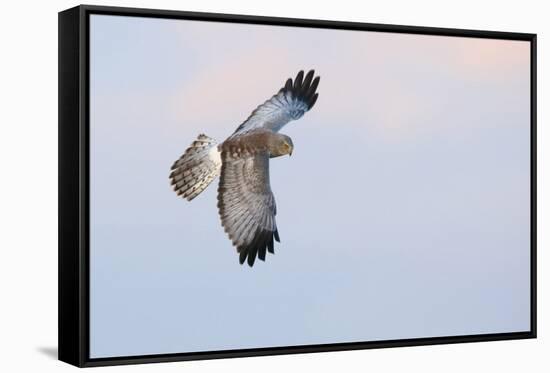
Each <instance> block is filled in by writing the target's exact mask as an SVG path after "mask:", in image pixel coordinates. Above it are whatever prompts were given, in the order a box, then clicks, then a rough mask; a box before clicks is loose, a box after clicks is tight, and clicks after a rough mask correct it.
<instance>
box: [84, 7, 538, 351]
mask: <svg viewBox="0 0 550 373" xmlns="http://www.w3.org/2000/svg"><path fill="white" fill-rule="evenodd" d="M90 32H91V36H90V48H91V49H90V52H91V53H90V58H91V63H90V69H91V70H90V93H91V95H90V96H91V98H90V104H91V105H90V108H91V116H90V119H91V123H90V135H91V149H90V150H91V189H90V200H91V239H90V241H91V253H90V254H91V255H90V256H91V258H90V260H91V264H90V268H91V273H90V280H91V294H90V296H91V299H90V300H91V303H90V322H91V324H90V326H91V330H90V347H91V350H90V351H91V357H107V356H121V355H141V354H158V353H175V352H194V351H206V350H222V349H241V348H253V347H273V346H287V345H303V344H318V343H336V342H353V341H370V340H387V339H399V338H416V337H431V336H449V335H465V334H478V333H500V332H515V331H525V330H528V329H529V44H528V43H527V42H518V41H502V40H500V41H499V40H488V39H471V38H451V37H440V36H421V35H406V34H389V33H374V32H358V31H335V30H317V29H307V28H288V27H273V26H258V25H239V24H227V23H205V22H191V21H182V20H166V19H154V18H130V17H118V16H98V15H94V16H92V18H91V28H90ZM310 68H314V69H316V71H317V72H318V74H320V75H321V77H322V78H321V84H320V86H319V89H318V91H319V100H318V102H317V104H316V106H315V107H314V109H313V110H312V111H311V112H309V113H307V114H306V115H305V116H304V117H303V118H302V119H301V120H299V121H297V122H292V123H290V124H289V125H287V126H286V127H284V128H283V130H282V132H283V133H285V134H287V135H289V136H291V137H292V139H293V142H294V145H295V151H294V153H293V155H292V157H290V158H288V157H285V158H281V159H274V160H272V161H271V184H272V189H273V191H274V193H275V198H276V200H277V205H278V215H277V221H278V226H279V231H280V234H281V243H280V244H278V245H277V246H276V248H275V252H276V254H275V255H269V256H268V257H267V260H266V262H265V263H263V262H258V263H257V264H256V265H255V266H254V268H252V269H251V268H249V267H247V266H241V265H239V264H238V255H237V254H236V252H235V249H234V248H233V247H232V246H231V243H230V241H229V240H228V239H227V237H226V235H225V233H224V232H223V229H222V228H221V225H220V222H219V219H218V213H217V209H216V188H217V187H216V185H215V184H214V185H212V186H210V187H209V188H208V190H207V191H205V192H204V193H203V194H202V195H200V196H199V197H198V198H196V199H195V200H194V201H192V202H191V203H189V202H187V201H185V200H183V199H180V198H177V196H176V195H175V193H174V192H173V191H172V190H171V188H170V186H169V182H168V174H169V169H170V166H171V164H172V162H173V161H174V160H175V159H177V158H178V157H179V156H180V155H181V154H182V153H183V151H184V150H185V149H186V147H187V146H188V145H189V143H191V142H192V141H193V139H194V138H195V137H196V136H197V135H198V134H199V133H202V132H204V133H206V134H207V135H209V136H212V137H215V138H217V139H218V140H220V141H222V140H223V139H225V137H227V136H228V135H230V134H231V133H232V132H233V131H234V130H235V128H236V127H237V126H238V125H239V124H240V123H241V122H242V121H243V120H244V119H245V118H246V117H247V116H248V114H249V113H250V111H251V110H252V109H254V108H255V107H256V106H257V105H258V104H260V103H262V102H263V101H264V100H266V99H267V98H269V97H270V96H271V95H272V94H274V93H275V92H276V91H277V90H278V89H279V88H280V87H281V86H282V85H283V83H284V81H285V80H286V78H288V77H290V76H294V75H295V74H296V73H297V72H298V71H299V70H300V69H310Z"/></svg>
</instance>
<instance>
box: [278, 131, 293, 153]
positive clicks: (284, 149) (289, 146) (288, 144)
mask: <svg viewBox="0 0 550 373" xmlns="http://www.w3.org/2000/svg"><path fill="white" fill-rule="evenodd" d="M279 148H280V153H281V155H286V154H288V155H289V156H291V155H292V151H293V150H294V144H293V143H292V139H291V138H290V137H288V136H287V135H281V141H280V145H279Z"/></svg>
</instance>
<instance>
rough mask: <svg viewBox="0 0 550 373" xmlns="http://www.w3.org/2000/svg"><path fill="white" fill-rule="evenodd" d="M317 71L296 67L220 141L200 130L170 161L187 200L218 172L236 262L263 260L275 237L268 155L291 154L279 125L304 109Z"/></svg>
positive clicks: (178, 190) (222, 209) (310, 101)
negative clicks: (295, 69)
mask: <svg viewBox="0 0 550 373" xmlns="http://www.w3.org/2000/svg"><path fill="white" fill-rule="evenodd" d="M319 79H320V78H319V76H317V77H316V78H314V71H313V70H311V71H309V72H308V73H307V75H306V76H305V78H304V72H303V71H300V72H299V73H298V75H296V78H295V79H294V81H292V79H290V78H289V79H288V80H287V81H286V84H285V86H284V87H283V88H281V89H280V90H279V92H277V94H275V95H274V96H273V97H271V98H270V99H269V100H267V101H266V102H264V103H263V104H262V105H260V106H258V107H257V108H256V109H255V110H254V111H253V112H252V114H251V115H250V116H249V117H248V119H247V120H245V121H244V123H243V124H241V125H240V126H239V127H238V128H237V130H236V131H235V132H234V133H233V134H232V135H231V136H229V138H227V139H226V140H225V141H224V142H222V143H221V144H218V143H217V142H216V140H214V139H212V138H210V137H208V136H206V135H204V134H201V135H199V137H198V138H197V139H196V140H195V141H194V142H193V143H192V144H191V146H190V147H189V148H188V149H187V150H186V151H185V153H184V154H183V155H182V156H181V157H180V159H178V160H177V161H176V162H174V164H173V165H172V172H171V173H170V180H171V184H172V186H173V188H174V191H175V192H176V193H177V194H178V196H182V197H183V198H186V199H187V200H189V201H191V200H192V199H193V198H195V197H196V196H198V195H199V194H200V193H201V192H202V191H203V190H204V189H205V188H206V187H207V186H208V185H209V184H210V183H211V182H212V181H213V180H214V179H215V178H216V177H217V176H218V175H220V183H219V186H218V210H219V214H220V218H221V222H222V225H223V227H224V230H225V232H226V233H227V234H228V235H229V239H230V240H231V242H232V243H233V245H234V246H235V247H236V248H237V252H238V253H239V262H240V263H241V264H243V263H244V262H245V260H246V261H247V262H248V265H249V266H251V267H252V266H253V265H254V261H255V260H256V256H258V258H260V260H265V255H266V250H267V251H269V252H270V253H272V254H273V253H274V247H273V246H274V245H273V239H275V240H276V241H277V242H280V241H279V233H278V231H277V224H276V223H275V214H276V213H277V209H276V207H275V198H274V196H273V193H272V192H271V186H270V184H269V158H275V157H279V156H282V155H286V154H288V155H291V154H292V150H293V148H294V145H293V144H292V140H291V139H290V137H288V136H286V135H283V134H279V133H278V132H279V130H280V129H281V128H283V126H284V125H285V124H287V123H288V122H290V121H291V120H296V119H299V118H301V117H302V115H304V113H305V112H306V111H308V110H310V109H311V108H312V107H313V105H314V104H315V101H316V100H317V96H318V94H317V93H316V92H315V91H316V89H317V86H318V84H319Z"/></svg>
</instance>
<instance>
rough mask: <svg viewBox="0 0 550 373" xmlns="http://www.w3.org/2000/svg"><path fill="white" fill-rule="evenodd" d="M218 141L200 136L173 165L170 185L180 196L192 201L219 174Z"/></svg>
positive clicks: (220, 163) (220, 162)
mask: <svg viewBox="0 0 550 373" xmlns="http://www.w3.org/2000/svg"><path fill="white" fill-rule="evenodd" d="M217 145H218V143H217V142H216V140H214V139H212V138H210V137H208V136H206V135H204V134H200V135H199V137H197V139H196V140H195V141H193V143H192V144H191V146H189V148H187V150H186V151H185V153H183V155H182V156H181V157H180V159H178V160H177V161H176V162H174V164H173V165H172V172H171V173H170V183H171V185H172V187H173V188H174V191H175V192H176V193H177V194H178V196H182V197H183V198H187V200H188V201H191V200H192V199H193V198H195V197H196V196H198V195H199V194H200V193H201V192H202V191H203V190H205V189H206V187H207V186H208V185H210V183H211V182H212V180H214V179H215V178H216V177H217V176H218V175H219V174H220V169H221V166H222V161H221V156H220V151H219V150H218V146H217Z"/></svg>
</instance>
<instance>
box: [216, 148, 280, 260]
mask: <svg viewBox="0 0 550 373" xmlns="http://www.w3.org/2000/svg"><path fill="white" fill-rule="evenodd" d="M218 210H219V213H220V218H221V221H222V225H223V227H224V230H225V232H226V233H227V234H228V235H229V238H230V239H231V241H232V242H233V245H234V246H235V247H236V248H237V252H238V253H239V254H240V255H239V262H240V263H241V264H243V263H244V262H245V260H247V261H248V265H250V266H251V267H252V266H253V265H254V261H255V260H256V255H257V256H258V258H260V260H265V255H266V250H267V251H269V252H270V253H274V247H273V239H275V240H276V241H277V242H278V241H279V234H278V232H277V224H276V223H275V214H276V207H275V198H274V196H273V193H272V192H271V187H270V185H269V155H268V154H267V153H266V152H261V153H254V152H249V151H242V152H240V153H239V154H237V153H233V154H231V153H230V152H229V151H223V152H222V170H221V176H220V184H219V187H218ZM247 258H248V259H247Z"/></svg>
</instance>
